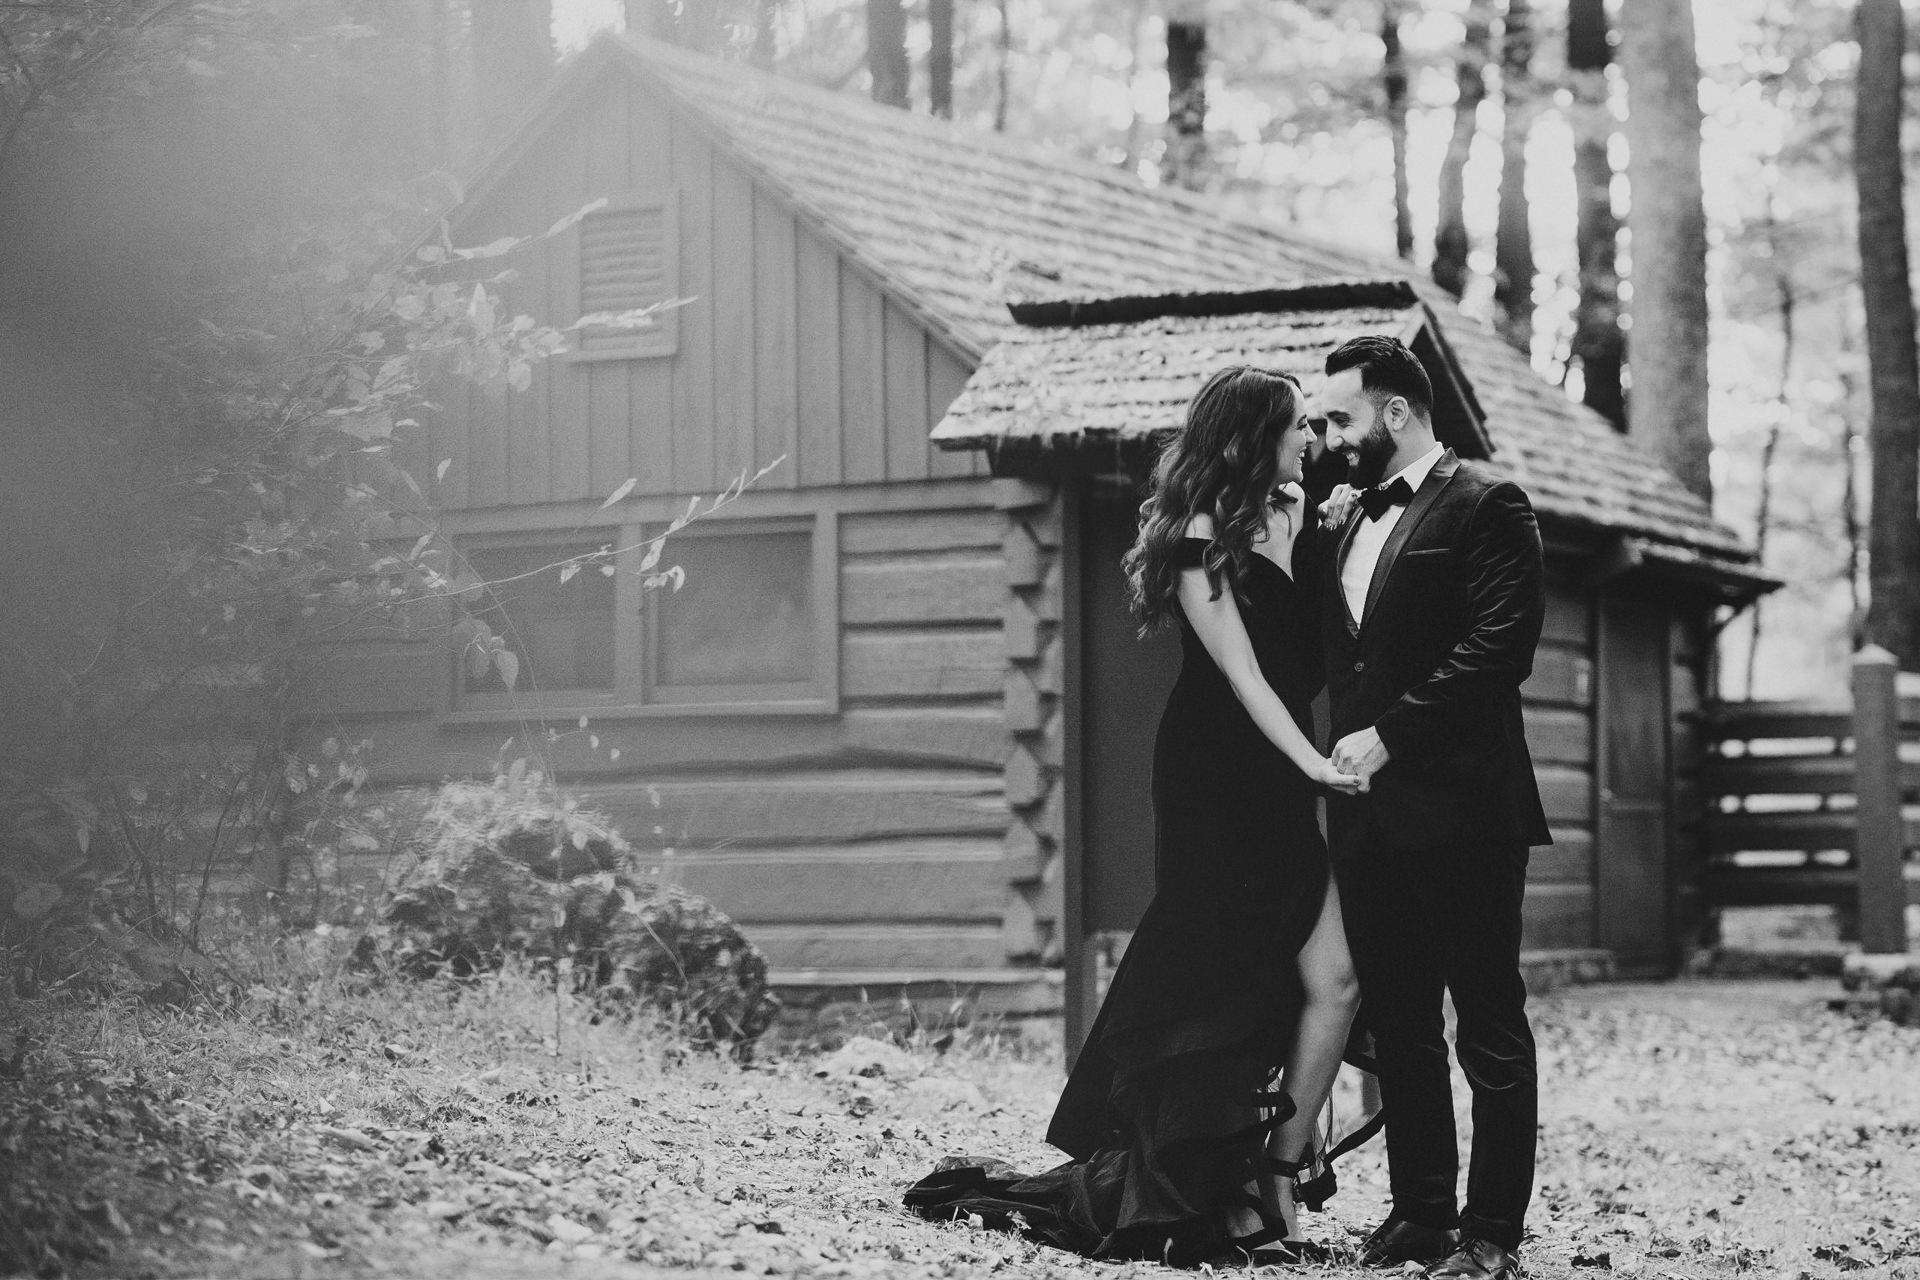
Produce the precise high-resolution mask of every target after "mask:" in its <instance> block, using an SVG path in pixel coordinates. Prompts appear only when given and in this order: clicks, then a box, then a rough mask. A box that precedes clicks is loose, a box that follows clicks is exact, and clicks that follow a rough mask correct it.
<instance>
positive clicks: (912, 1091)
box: [901, 1076, 988, 1115]
mask: <svg viewBox="0 0 1920 1280" xmlns="http://www.w3.org/2000/svg"><path fill="white" fill-rule="evenodd" d="M901 1102H902V1104H903V1108H904V1110H906V1111H907V1112H908V1113H909V1114H915V1113H918V1114H928V1115H930V1114H935V1113H938V1112H941V1111H951V1110H953V1109H954V1108H955V1107H964V1108H966V1109H967V1110H969V1111H971V1112H973V1113H974V1114H975V1115H978V1114H980V1113H982V1112H984V1111H986V1110H987V1109H988V1103H987V1097H986V1095H985V1094H983V1093H981V1092H980V1087H979V1086H978V1085H976V1084H974V1083H973V1082H972V1081H970V1080H955V1079H953V1078H951V1077H949V1076H921V1077H920V1078H919V1079H918V1080H913V1081H909V1082H908V1084H907V1087H906V1089H905V1090H903V1091H902V1096H901Z"/></svg>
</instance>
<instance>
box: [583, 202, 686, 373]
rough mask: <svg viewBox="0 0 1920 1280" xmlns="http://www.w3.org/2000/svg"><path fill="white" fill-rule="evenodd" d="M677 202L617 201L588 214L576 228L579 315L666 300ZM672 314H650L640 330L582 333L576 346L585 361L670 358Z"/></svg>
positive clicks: (671, 282)
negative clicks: (578, 253) (649, 320)
mask: <svg viewBox="0 0 1920 1280" xmlns="http://www.w3.org/2000/svg"><path fill="white" fill-rule="evenodd" d="M676 206H677V202H676V201H675V200H674V199H673V198H672V197H671V195H669V197H668V198H667V199H665V200H659V201H647V202H644V203H643V202H638V201H635V202H623V203H619V204H616V205H614V206H612V207H609V208H606V209H601V210H598V211H597V212H594V213H590V214H588V215H587V217H586V219H585V220H584V221H582V222H581V224H580V314H581V315H582V316H589V315H595V314H601V313H605V314H618V313H621V312H625V311H637V310H640V309H641V308H643V307H651V306H655V305H657V304H659V303H663V302H668V301H671V300H672V299H673V297H674V294H675V290H676V288H677V285H678V280H677V275H678V273H677V271H676V270H675V267H676V263H677V261H678V257H679V254H678V246H677V241H678V235H677V234H676V232H677V230H678V228H677V226H676V222H677V219H676V218H675V209H676ZM678 340H679V324H678V321H677V319H676V315H675V311H674V309H672V308H668V309H666V310H663V311H659V312H656V313H655V314H654V317H653V324H652V325H651V326H648V327H646V328H640V329H624V328H605V329H592V328H590V329H584V330H582V331H581V333H580V335H579V340H578V342H577V344H576V349H577V352H578V355H579V356H580V357H582V358H585V359H590V360H592V359H598V360H622V359H635V358H638V357H642V356H670V355H672V354H673V353H674V349H675V348H676V346H677V345H678Z"/></svg>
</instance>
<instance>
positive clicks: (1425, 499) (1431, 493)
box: [1342, 449, 1460, 625]
mask: <svg viewBox="0 0 1920 1280" xmlns="http://www.w3.org/2000/svg"><path fill="white" fill-rule="evenodd" d="M1459 469H1460V460H1459V459H1458V458H1456V457H1455V456H1454V454H1453V450H1451V449H1449V450H1447V451H1446V452H1445V453H1443V454H1441V455H1440V460H1439V461H1438V462H1436V463H1434V464H1433V470H1431V471H1429V472H1427V478H1426V479H1425V480H1423V481H1421V482H1420V488H1419V489H1418V490H1416V491H1415V492H1414V495H1413V499H1412V500H1411V501H1410V502H1408V503H1407V509H1406V510H1405V511H1404V512H1402V513H1401V516H1400V519H1399V521H1398V522H1397V523H1396V524H1395V525H1394V526H1393V532H1392V533H1390V534H1388V535H1387V541H1386V545H1385V546H1383V547H1381V548H1380V558H1379V559H1378V560H1377V561H1375V562H1374V566H1373V577H1372V579H1370V580H1369V581H1368V583H1367V602H1366V604H1365V606H1364V607H1363V608H1362V610H1361V614H1360V622H1361V624H1362V625H1365V623H1366V620H1367V619H1368V618H1370V617H1372V616H1373V606H1374V605H1375V604H1377V603H1378V602H1379V600H1380V593H1381V592H1382V591H1384V590H1385V589H1386V585H1387V576H1388V575H1389V574H1391V573H1392V572H1393V565H1394V562H1395V561H1396V560H1398V559H1399V558H1400V549H1401V548H1402V547H1404V546H1406V545H1407V539H1409V538H1411V537H1412V536H1413V533H1414V530H1416V529H1418V528H1419V527H1420V522H1421V521H1422V520H1424V519H1426V516H1427V512H1429V511H1431V510H1433V504H1434V502H1435V501H1437V500H1438V499H1439V497H1440V492H1441V490H1443V489H1445V488H1446V487H1447V482H1448V481H1450V480H1452V479H1453V473H1454V472H1456V471H1458V470H1459ZM1342 594H1344V593H1342Z"/></svg>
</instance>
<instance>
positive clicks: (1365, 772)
mask: <svg viewBox="0 0 1920 1280" xmlns="http://www.w3.org/2000/svg"><path fill="white" fill-rule="evenodd" d="M1330 758H1331V759H1332V761H1333V767H1334V768H1336V769H1338V770H1339V771H1340V772H1342V773H1351V774H1353V775H1354V776H1356V777H1358V778H1359V779H1360V790H1362V791H1367V790H1370V789H1371V788H1372V785H1373V775H1374V774H1376V773H1378V772H1380V770H1381V769H1382V768H1384V767H1385V766H1386V763H1387V759H1388V757H1387V748H1386V744H1384V743H1382V742H1381V741H1380V735H1379V734H1378V733H1376V732H1374V730H1373V727H1372V726H1371V725H1369V726H1368V727H1367V728H1365V729H1358V730H1355V731H1354V732H1352V733H1350V734H1348V735H1347V736H1346V737H1344V738H1342V739H1340V741H1338V742H1336V743H1334V744H1333V754H1332V756H1331V757H1330Z"/></svg>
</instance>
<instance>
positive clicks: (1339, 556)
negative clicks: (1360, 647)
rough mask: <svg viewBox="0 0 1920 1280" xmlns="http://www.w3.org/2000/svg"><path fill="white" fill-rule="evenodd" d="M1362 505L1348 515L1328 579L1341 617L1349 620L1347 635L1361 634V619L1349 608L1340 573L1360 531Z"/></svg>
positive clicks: (1356, 506) (1334, 547) (1354, 508)
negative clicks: (1356, 534)
mask: <svg viewBox="0 0 1920 1280" xmlns="http://www.w3.org/2000/svg"><path fill="white" fill-rule="evenodd" d="M1362 519H1363V517H1362V516H1361V514H1360V504H1359V503H1357V502H1356V503H1354V504H1353V510H1352V511H1349V512H1348V513H1347V523H1346V525H1345V526H1344V527H1342V528H1341V530H1340V537H1339V538H1338V539H1337V540H1336V541H1335V542H1334V545H1333V572H1332V573H1330V574H1328V575H1327V577H1328V579H1329V581H1330V582H1331V583H1332V585H1333V598H1334V599H1335V600H1336V601H1338V602H1339V607H1340V616H1341V617H1342V618H1345V619H1346V620H1347V634H1348V635H1350V636H1357V635H1359V634H1360V619H1358V618H1356V617H1354V616H1353V610H1352V609H1350V608H1348V607H1347V593H1346V592H1345V591H1344V590H1342V589H1341V586H1340V572H1341V570H1343V569H1345V568H1346V566H1347V552H1349V551H1351V550H1352V549H1353V535H1354V534H1355V533H1358V532H1359V530H1360V521H1361V520H1362Z"/></svg>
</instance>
